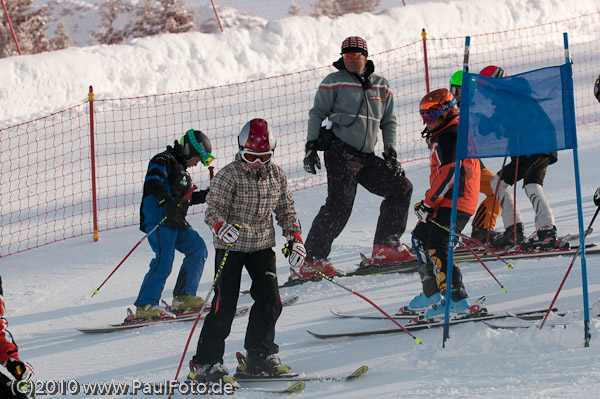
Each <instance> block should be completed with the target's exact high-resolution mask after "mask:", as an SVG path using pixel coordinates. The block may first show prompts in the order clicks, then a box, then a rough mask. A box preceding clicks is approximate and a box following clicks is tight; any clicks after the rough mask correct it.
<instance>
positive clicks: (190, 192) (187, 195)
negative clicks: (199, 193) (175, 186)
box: [183, 184, 198, 201]
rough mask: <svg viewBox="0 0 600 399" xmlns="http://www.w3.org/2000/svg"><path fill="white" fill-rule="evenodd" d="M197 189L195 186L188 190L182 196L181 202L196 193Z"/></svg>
mask: <svg viewBox="0 0 600 399" xmlns="http://www.w3.org/2000/svg"><path fill="white" fill-rule="evenodd" d="M197 189H198V186H197V185H195V184H194V185H193V186H192V188H191V189H190V191H188V192H187V193H186V194H185V195H184V196H183V200H184V201H185V200H186V199H188V198H190V196H191V195H192V194H193V193H194V191H196V190H197Z"/></svg>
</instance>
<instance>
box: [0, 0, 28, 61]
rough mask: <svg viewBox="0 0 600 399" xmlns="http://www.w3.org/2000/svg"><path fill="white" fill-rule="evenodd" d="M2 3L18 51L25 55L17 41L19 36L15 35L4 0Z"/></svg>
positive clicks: (1, 0)
mask: <svg viewBox="0 0 600 399" xmlns="http://www.w3.org/2000/svg"><path fill="white" fill-rule="evenodd" d="M0 2H2V8H4V14H5V15H6V20H7V21H8V26H9V27H10V33H11V34H12V37H13V40H14V41H15V44H16V45H17V51H18V52H19V55H23V54H22V53H21V47H20V46H19V41H18V40H17V35H16V34H15V29H14V28H13V25H12V22H11V21H10V15H8V9H7V8H6V4H4V0H0Z"/></svg>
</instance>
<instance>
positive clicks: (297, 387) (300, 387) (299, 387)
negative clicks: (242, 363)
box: [174, 376, 306, 397]
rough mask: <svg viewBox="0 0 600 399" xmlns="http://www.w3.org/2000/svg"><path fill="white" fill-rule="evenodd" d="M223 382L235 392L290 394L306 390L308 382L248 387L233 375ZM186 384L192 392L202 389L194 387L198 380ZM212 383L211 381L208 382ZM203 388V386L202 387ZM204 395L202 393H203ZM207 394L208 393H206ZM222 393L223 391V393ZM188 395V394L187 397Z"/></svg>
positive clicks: (225, 378) (226, 377)
mask: <svg viewBox="0 0 600 399" xmlns="http://www.w3.org/2000/svg"><path fill="white" fill-rule="evenodd" d="M223 383H225V384H229V385H231V387H233V390H234V391H235V392H237V391H250V392H265V393H279V394H288V393H300V392H302V391H304V388H306V384H305V383H304V382H302V381H298V382H296V383H294V384H292V385H289V386H287V387H285V388H264V387H247V386H242V385H240V384H239V382H238V381H236V380H235V378H233V377H231V376H224V377H223ZM184 384H186V385H188V386H190V388H189V389H190V391H191V392H197V391H201V389H200V388H199V389H193V384H199V383H198V382H196V381H192V380H186V381H185V382H184ZM208 384H210V383H208ZM202 389H203V387H202ZM191 395H196V393H192V394H191ZM201 395H202V394H201ZM204 395H206V394H204ZM221 395H222V393H221ZM187 396H188V395H186V397H187ZM174 397H177V395H175V396H174Z"/></svg>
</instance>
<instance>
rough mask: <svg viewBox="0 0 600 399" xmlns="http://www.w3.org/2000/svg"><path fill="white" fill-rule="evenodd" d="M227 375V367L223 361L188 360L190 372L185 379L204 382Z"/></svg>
mask: <svg viewBox="0 0 600 399" xmlns="http://www.w3.org/2000/svg"><path fill="white" fill-rule="evenodd" d="M228 375H229V370H227V367H225V366H224V365H223V363H219V362H215V363H207V364H195V363H194V361H193V360H190V373H189V374H188V377H187V379H188V381H194V382H197V383H201V384H205V383H208V382H219V381H221V380H223V378H224V377H226V376H228Z"/></svg>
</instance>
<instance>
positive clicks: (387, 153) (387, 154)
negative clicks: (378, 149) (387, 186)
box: [382, 144, 404, 176]
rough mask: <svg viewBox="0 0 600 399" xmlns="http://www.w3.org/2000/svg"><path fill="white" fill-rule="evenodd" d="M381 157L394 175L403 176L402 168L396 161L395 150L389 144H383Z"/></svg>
mask: <svg viewBox="0 0 600 399" xmlns="http://www.w3.org/2000/svg"><path fill="white" fill-rule="evenodd" d="M382 155H383V159H385V166H387V168H388V169H389V170H390V172H392V175H394V176H404V169H402V166H400V162H398V159H397V154H396V150H395V149H394V147H392V146H391V145H390V144H387V145H386V146H385V149H384V151H383V154H382Z"/></svg>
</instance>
